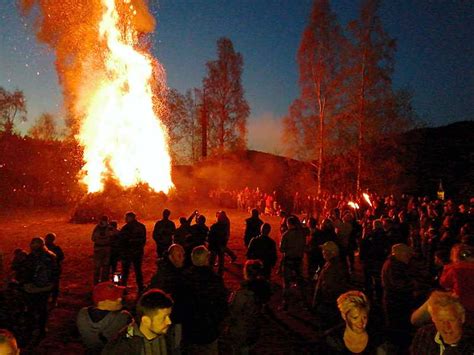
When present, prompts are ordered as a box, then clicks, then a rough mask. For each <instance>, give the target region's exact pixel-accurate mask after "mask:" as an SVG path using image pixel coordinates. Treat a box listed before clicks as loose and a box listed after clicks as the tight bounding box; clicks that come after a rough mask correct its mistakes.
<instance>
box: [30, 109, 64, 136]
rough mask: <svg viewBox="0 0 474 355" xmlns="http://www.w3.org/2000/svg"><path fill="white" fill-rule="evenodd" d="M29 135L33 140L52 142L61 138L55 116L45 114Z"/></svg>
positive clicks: (32, 127)
mask: <svg viewBox="0 0 474 355" xmlns="http://www.w3.org/2000/svg"><path fill="white" fill-rule="evenodd" d="M28 135H30V136H31V137H33V138H36V139H41V140H44V141H50V140H55V139H58V138H59V136H60V133H59V130H58V127H57V125H56V121H55V119H54V116H53V115H52V114H50V113H43V114H42V115H41V116H40V117H39V118H38V120H37V121H36V122H35V124H34V125H33V126H31V128H30V129H29V131H28Z"/></svg>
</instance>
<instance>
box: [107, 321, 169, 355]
mask: <svg viewBox="0 0 474 355" xmlns="http://www.w3.org/2000/svg"><path fill="white" fill-rule="evenodd" d="M122 354H123V355H125V354H127V355H148V354H152V355H167V354H168V350H167V348H166V337H165V336H164V335H160V336H158V337H157V338H155V339H153V340H147V339H146V338H145V337H144V336H143V334H142V333H141V332H140V329H139V327H138V325H137V324H133V325H130V326H128V327H126V328H124V329H123V330H122V331H121V332H120V333H119V334H118V336H117V337H116V338H115V339H113V340H111V341H110V342H109V343H107V345H106V346H105V348H104V350H103V351H102V355H122Z"/></svg>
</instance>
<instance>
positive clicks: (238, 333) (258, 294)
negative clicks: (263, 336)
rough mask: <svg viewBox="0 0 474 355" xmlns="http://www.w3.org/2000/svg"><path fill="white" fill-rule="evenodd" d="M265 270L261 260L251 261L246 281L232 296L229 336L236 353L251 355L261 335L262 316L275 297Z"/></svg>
mask: <svg viewBox="0 0 474 355" xmlns="http://www.w3.org/2000/svg"><path fill="white" fill-rule="evenodd" d="M262 271H263V264H262V262H261V261H260V260H247V262H246V263H245V266H244V281H243V282H242V283H241V284H240V288H239V289H238V290H237V291H236V292H234V293H233V294H232V296H231V300H230V304H229V313H230V314H229V318H228V319H227V322H226V323H227V324H228V326H227V334H226V335H227V338H228V340H229V342H230V345H231V347H232V354H248V353H249V351H250V349H251V347H252V346H253V345H254V344H255V343H256V342H257V339H258V337H259V335H260V327H259V319H260V317H259V316H261V310H262V307H263V305H265V304H267V303H268V301H269V300H270V296H271V289H270V283H269V282H268V281H267V280H266V279H265V278H264V277H263V274H262Z"/></svg>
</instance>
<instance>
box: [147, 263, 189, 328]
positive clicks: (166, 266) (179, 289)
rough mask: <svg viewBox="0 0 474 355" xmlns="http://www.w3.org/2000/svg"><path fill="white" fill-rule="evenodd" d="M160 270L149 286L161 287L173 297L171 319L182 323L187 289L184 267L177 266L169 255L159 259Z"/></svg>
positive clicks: (175, 322) (174, 322)
mask: <svg viewBox="0 0 474 355" xmlns="http://www.w3.org/2000/svg"><path fill="white" fill-rule="evenodd" d="M157 266H158V270H157V271H156V274H155V275H153V277H152V278H151V282H150V285H149V287H148V288H150V289H151V288H159V289H160V290H162V291H164V292H166V293H168V294H169V295H171V298H173V301H174V304H173V310H172V312H171V320H172V322H173V324H177V323H182V322H183V317H184V309H183V307H184V304H183V303H184V298H185V295H186V292H187V290H186V289H185V287H184V278H183V269H182V268H177V267H176V266H174V265H173V263H172V262H171V261H170V260H169V258H168V256H165V257H164V258H161V259H159V260H158V264H157Z"/></svg>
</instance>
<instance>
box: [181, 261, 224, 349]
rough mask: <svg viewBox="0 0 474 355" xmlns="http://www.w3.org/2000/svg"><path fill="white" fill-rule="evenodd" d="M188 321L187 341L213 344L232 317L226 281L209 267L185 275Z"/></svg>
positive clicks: (186, 316) (184, 325)
mask: <svg viewBox="0 0 474 355" xmlns="http://www.w3.org/2000/svg"><path fill="white" fill-rule="evenodd" d="M184 280H185V289H186V290H187V293H186V298H185V318H184V319H183V341H184V342H186V343H188V344H210V343H212V342H213V341H215V340H216V339H217V338H218V336H219V328H220V325H221V323H222V321H223V320H224V318H225V317H226V315H227V313H228V305H227V297H228V292H227V289H226V288H225V286H224V281H223V280H222V277H221V276H219V275H217V274H216V273H214V271H212V269H211V268H210V267H208V266H199V267H198V266H192V267H191V268H190V269H189V270H186V271H185V272H184Z"/></svg>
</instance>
